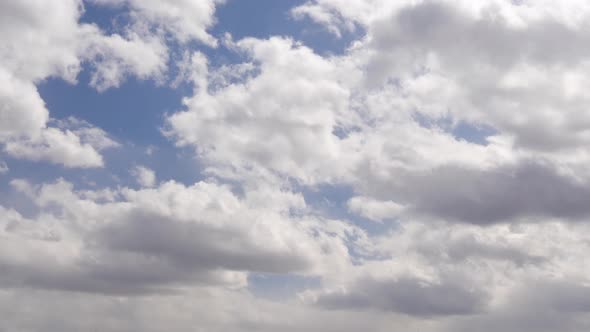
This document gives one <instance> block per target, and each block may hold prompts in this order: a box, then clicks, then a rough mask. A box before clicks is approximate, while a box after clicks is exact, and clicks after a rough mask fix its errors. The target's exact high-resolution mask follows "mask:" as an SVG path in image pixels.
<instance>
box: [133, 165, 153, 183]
mask: <svg viewBox="0 0 590 332" xmlns="http://www.w3.org/2000/svg"><path fill="white" fill-rule="evenodd" d="M131 174H132V175H134V176H135V179H136V181H137V183H139V184H140V185H141V186H142V187H153V186H154V185H155V184H156V173H155V172H154V171H153V170H151V169H149V168H147V167H145V166H136V167H135V168H133V169H132V170H131Z"/></svg>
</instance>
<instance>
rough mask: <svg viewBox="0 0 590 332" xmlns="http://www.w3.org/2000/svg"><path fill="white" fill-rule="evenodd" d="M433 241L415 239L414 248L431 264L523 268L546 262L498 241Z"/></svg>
mask: <svg viewBox="0 0 590 332" xmlns="http://www.w3.org/2000/svg"><path fill="white" fill-rule="evenodd" d="M435 241H436V242H435ZM435 241H428V240H426V239H417V240H416V241H415V248H414V249H415V250H416V252H418V253H420V254H422V255H423V256H424V257H425V258H426V259H428V260H430V261H432V263H433V264H436V263H440V262H441V261H444V260H447V259H448V260H449V261H451V262H455V263H461V262H464V261H466V260H481V259H487V260H493V261H508V262H512V263H514V264H515V265H516V266H519V267H523V266H525V265H540V264H543V263H545V262H547V260H548V259H547V258H546V257H543V256H538V255H533V254H530V253H527V252H526V250H525V249H523V248H518V247H515V246H513V245H509V244H503V243H501V242H500V241H497V242H494V243H485V242H482V241H480V240H478V239H476V238H475V237H474V236H461V237H459V238H456V239H455V238H444V239H443V240H441V239H440V238H436V240H435Z"/></svg>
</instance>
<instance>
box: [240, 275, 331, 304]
mask: <svg viewBox="0 0 590 332" xmlns="http://www.w3.org/2000/svg"><path fill="white" fill-rule="evenodd" d="M320 286H321V279H320V278H319V277H307V276H301V275H296V274H274V273H250V274H249V275H248V289H249V290H250V292H252V294H254V295H255V296H256V297H259V298H264V299H268V300H274V301H280V300H289V299H293V298H294V297H295V296H296V295H297V293H299V292H301V291H303V290H306V289H313V288H318V287H320Z"/></svg>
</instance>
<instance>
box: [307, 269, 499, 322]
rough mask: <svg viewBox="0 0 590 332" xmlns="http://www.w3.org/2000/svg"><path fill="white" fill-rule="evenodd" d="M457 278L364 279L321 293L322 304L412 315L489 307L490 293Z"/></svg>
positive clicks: (463, 312) (470, 311)
mask: <svg viewBox="0 0 590 332" xmlns="http://www.w3.org/2000/svg"><path fill="white" fill-rule="evenodd" d="M468 287H469V286H467V285H461V284H460V283H459V282H457V281H453V280H447V281H446V282H443V283H441V284H435V283H431V282H426V281H422V280H419V279H415V278H401V279H398V280H386V281H382V280H374V279H361V280H358V281H357V282H355V284H354V285H353V287H352V289H350V290H348V291H347V292H344V293H325V294H323V295H320V297H319V299H318V301H317V303H318V304H319V305H320V306H323V307H327V308H332V309H337V308H340V309H342V308H347V309H356V310H366V309H369V308H375V309H379V310H384V311H391V312H399V313H403V314H407V315H411V316H446V315H469V314H475V313H478V312H481V311H482V310H484V308H485V303H486V301H487V295H486V294H485V293H484V292H483V291H481V290H479V289H469V288H468Z"/></svg>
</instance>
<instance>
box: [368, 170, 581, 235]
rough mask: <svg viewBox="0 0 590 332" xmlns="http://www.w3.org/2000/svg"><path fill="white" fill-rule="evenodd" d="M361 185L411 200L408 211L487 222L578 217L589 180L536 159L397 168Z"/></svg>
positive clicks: (381, 194)
mask: <svg viewBox="0 0 590 332" xmlns="http://www.w3.org/2000/svg"><path fill="white" fill-rule="evenodd" d="M398 173H399V174H398V176H397V177H396V178H395V179H392V180H390V181H388V182H383V181H379V182H377V181H375V182H374V181H373V180H371V181H370V185H368V186H367V188H366V189H370V190H371V191H372V192H373V193H374V194H375V195H377V196H378V197H380V198H384V199H392V200H394V201H396V202H401V203H404V204H407V205H409V206H411V209H412V210H413V211H414V213H417V214H427V215H431V216H434V217H437V218H442V219H447V220H450V221H461V222H467V223H474V224H492V223H497V222H506V221H511V220H512V219H515V218H520V217H527V218H538V220H539V221H541V220H543V219H544V218H546V217H556V218H566V219H581V218H583V217H586V216H588V215H589V214H590V205H589V204H588V198H589V197H590V185H588V184H587V183H580V182H578V181H576V180H574V179H572V178H570V177H568V176H565V175H561V174H559V173H558V172H557V171H556V170H555V169H554V168H553V167H551V166H547V165H543V164H540V163H538V162H532V161H530V162H523V163H521V164H519V165H516V166H503V167H499V168H495V169H491V170H478V169H473V168H467V167H462V166H459V165H447V166H441V167H438V168H435V169H432V170H427V171H414V172H412V171H400V172H398Z"/></svg>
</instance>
